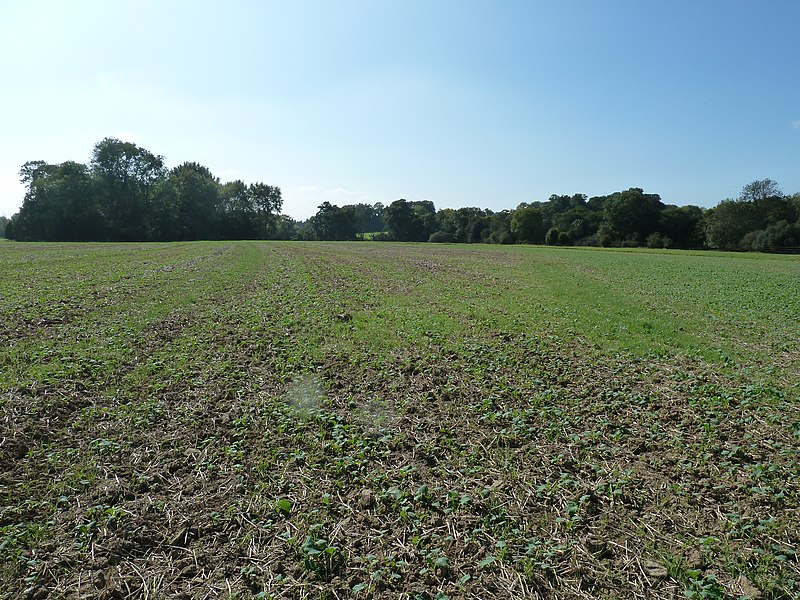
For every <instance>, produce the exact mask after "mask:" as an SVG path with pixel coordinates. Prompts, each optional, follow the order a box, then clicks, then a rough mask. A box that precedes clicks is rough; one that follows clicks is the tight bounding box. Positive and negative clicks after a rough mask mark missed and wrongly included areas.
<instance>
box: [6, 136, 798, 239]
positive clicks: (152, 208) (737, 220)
mask: <svg viewBox="0 0 800 600" xmlns="http://www.w3.org/2000/svg"><path fill="white" fill-rule="evenodd" d="M20 176H21V178H22V182H23V183H24V184H25V186H26V193H25V198H24V201H23V204H22V207H21V209H20V211H19V212H18V213H17V214H16V215H14V216H13V217H12V218H11V219H10V220H9V219H6V218H4V217H2V218H0V236H3V235H5V237H7V238H9V239H13V240H20V241H181V240H201V239H306V240H357V239H365V238H369V239H374V240H387V241H413V242H425V241H428V242H451V243H490V244H514V243H523V244H548V245H584V246H649V247H651V248H720V249H725V250H779V249H785V248H798V247H800V194H794V195H792V196H789V195H786V194H784V193H783V191H782V190H781V189H780V187H779V185H778V184H777V183H776V182H775V181H773V180H771V179H763V180H758V181H753V182H752V183H749V184H747V185H746V186H744V188H743V189H742V192H741V194H740V195H739V197H738V198H736V199H728V200H723V201H722V202H720V203H719V204H718V205H717V206H715V207H713V208H710V209H704V208H701V207H699V206H675V205H668V204H664V203H663V202H662V201H661V198H660V197H659V195H658V194H649V193H645V192H644V190H642V189H641V188H630V189H628V190H625V191H619V192H615V193H613V194H609V195H607V196H594V197H591V198H589V197H587V196H586V195H585V194H573V195H557V194H554V195H552V196H550V198H549V199H548V200H547V201H546V202H530V203H522V204H520V205H519V206H517V207H516V208H515V209H513V210H511V209H509V210H502V211H499V212H495V211H492V210H489V209H481V208H475V207H465V208H457V209H453V208H444V209H439V210H437V209H436V207H435V205H434V204H433V202H431V201H430V200H420V201H408V200H405V199H401V200H396V201H394V202H392V203H391V204H389V205H388V206H384V205H383V204H381V203H376V204H364V203H361V204H352V205H346V206H341V207H340V206H336V205H334V204H331V203H329V202H323V203H322V204H321V205H319V207H318V210H317V213H316V214H315V215H314V216H313V217H311V218H309V219H308V220H307V221H305V222H297V221H294V220H293V219H291V218H289V217H288V216H286V215H282V214H281V208H282V204H283V202H282V198H281V190H280V188H278V187H275V186H271V185H266V184H264V183H252V184H245V183H244V182H242V181H232V182H227V183H220V181H219V179H218V178H216V177H214V175H213V174H212V173H211V172H210V171H209V169H208V168H206V167H204V166H202V165H200V164H198V163H195V162H186V163H183V164H182V165H179V166H177V167H175V168H173V169H166V167H165V166H164V158H163V157H161V156H157V155H154V154H152V153H151V152H149V151H148V150H145V149H144V148H141V147H139V146H137V145H136V144H134V143H131V142H122V141H120V140H118V139H115V138H106V139H104V140H102V141H101V142H99V143H98V144H97V145H95V147H94V151H93V153H92V158H91V161H90V162H89V164H88V165H85V164H81V163H76V162H72V161H67V162H63V163H60V164H49V163H46V162H44V161H30V162H27V163H25V164H24V165H23V166H22V169H21V170H20Z"/></svg>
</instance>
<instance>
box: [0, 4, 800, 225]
mask: <svg viewBox="0 0 800 600" xmlns="http://www.w3.org/2000/svg"><path fill="white" fill-rule="evenodd" d="M799 24H800V2H798V1H797V0H770V1H764V2H753V1H749V0H748V1H745V0H690V1H683V0H670V1H660V2H656V1H655V0H653V1H650V0H625V1H623V0H559V1H548V2H537V1H534V0H529V1H520V2H512V1H501V0H492V1H485V2H484V1H471V0H457V1H437V0H424V1H416V0H396V1H379V0H374V1H359V2H354V1H348V0H330V1H327V2H318V1H314V2H311V1H308V2H307V1H302V0H297V1H287V0H282V1H279V2H278V1H257V0H253V1H244V0H226V1H224V2H219V1H203V0H186V1H184V0H164V1H155V0H120V1H115V0H97V1H96V0H75V1H73V2H64V1H61V0H39V1H37V2H29V1H27V0H3V2H2V4H0V86H1V87H0V92H1V93H0V107H2V110H1V111H0V215H6V216H10V215H11V214H13V213H14V212H16V210H17V209H18V207H19V206H20V205H21V203H22V196H23V188H22V187H21V186H20V184H19V183H18V176H17V173H18V171H19V167H20V166H21V165H22V163H24V162H25V161H28V160H34V159H43V160H46V161H49V162H61V161H65V160H76V161H80V162H88V160H89V158H90V156H91V152H92V148H93V146H94V144H95V143H96V142H98V141H100V140H101V139H102V138H104V137H106V136H115V137H119V138H121V139H125V140H130V141H133V142H136V143H137V144H139V145H140V146H143V147H145V148H147V149H148V150H150V151H151V152H154V153H156V154H161V155H163V156H165V157H166V160H167V165H168V166H170V167H172V166H175V165H178V164H180V163H182V162H184V161H196V162H199V163H201V164H204V165H205V166H207V167H209V168H210V169H211V171H212V172H213V173H214V174H215V175H216V176H218V177H219V178H220V179H221V180H222V181H228V180H231V179H238V178H240V179H243V180H245V181H247V182H254V181H263V182H265V183H268V184H271V185H277V186H280V187H281V189H282V191H283V197H284V212H285V213H287V214H289V215H291V216H293V217H295V218H306V217H308V216H310V215H312V214H313V213H314V212H316V206H317V205H318V204H320V203H321V202H323V201H325V200H328V201H330V202H332V203H335V204H339V205H342V204H350V203H355V202H369V203H373V202H377V201H380V202H384V203H389V202H392V201H393V200H396V199H398V198H407V199H410V200H421V199H428V200H432V201H433V202H434V203H435V204H436V206H437V207H438V208H443V207H458V206H480V207H489V208H492V209H495V210H501V209H503V208H514V207H516V206H517V204H519V203H520V202H525V201H533V200H547V198H548V197H549V196H550V195H551V194H554V193H558V194H573V193H585V194H588V195H589V196H593V195H600V194H608V193H611V192H614V191H617V190H621V189H627V188H629V187H641V188H644V189H645V191H646V192H651V193H658V194H661V197H662V199H663V200H664V201H665V202H667V203H671V204H699V205H703V206H711V205H714V204H716V203H717V202H718V201H720V200H722V199H724V198H726V197H735V196H737V195H738V193H739V191H740V190H741V188H742V186H744V185H745V184H746V183H748V182H750V181H752V180H754V179H763V178H767V177H769V178H772V179H774V180H776V181H777V182H778V183H779V184H781V186H782V188H783V190H784V191H785V192H787V193H794V192H798V191H800V42H798V34H797V28H798V25H799Z"/></svg>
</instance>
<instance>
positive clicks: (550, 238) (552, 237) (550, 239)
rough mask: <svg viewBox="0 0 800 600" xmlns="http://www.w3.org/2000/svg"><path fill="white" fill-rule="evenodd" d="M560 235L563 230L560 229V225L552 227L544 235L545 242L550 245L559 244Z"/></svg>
mask: <svg viewBox="0 0 800 600" xmlns="http://www.w3.org/2000/svg"><path fill="white" fill-rule="evenodd" d="M560 236H561V231H559V229H558V227H551V228H550V229H548V230H547V234H545V236H544V243H545V244H547V245H548V246H557V245H558V243H559V237H560Z"/></svg>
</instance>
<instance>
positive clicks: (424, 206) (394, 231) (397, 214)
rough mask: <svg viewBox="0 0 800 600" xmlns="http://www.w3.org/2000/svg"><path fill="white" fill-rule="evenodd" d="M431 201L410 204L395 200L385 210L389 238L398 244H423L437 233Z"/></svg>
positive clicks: (403, 200)
mask: <svg viewBox="0 0 800 600" xmlns="http://www.w3.org/2000/svg"><path fill="white" fill-rule="evenodd" d="M431 208H433V203H432V202H430V201H429V200H425V201H422V202H409V201H407V200H405V199H400V200H395V201H394V202H392V203H391V204H390V205H389V206H387V207H386V208H385V209H384V212H383V215H384V221H385V222H386V232H387V233H388V235H389V237H390V238H391V239H393V240H396V241H398V242H423V241H426V240H427V239H428V238H429V237H430V235H431V234H432V233H433V232H434V231H436V212H435V208H434V209H433V210H434V212H433V213H431Z"/></svg>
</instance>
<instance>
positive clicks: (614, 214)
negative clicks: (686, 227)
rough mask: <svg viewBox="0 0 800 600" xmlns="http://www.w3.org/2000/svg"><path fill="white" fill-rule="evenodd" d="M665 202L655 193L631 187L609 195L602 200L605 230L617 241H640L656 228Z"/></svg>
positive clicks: (635, 242)
mask: <svg viewBox="0 0 800 600" xmlns="http://www.w3.org/2000/svg"><path fill="white" fill-rule="evenodd" d="M663 208H664V205H663V204H662V202H661V198H660V197H659V196H658V194H645V193H644V190H642V189H641V188H630V189H628V190H626V191H624V192H616V193H614V194H611V196H609V197H608V199H607V200H606V201H605V202H604V203H603V223H602V225H603V226H604V229H605V231H606V232H608V234H609V235H611V236H613V237H614V238H615V241H618V242H627V243H632V244H637V243H642V242H644V240H645V239H646V238H647V236H649V235H650V234H651V233H653V232H655V231H656V229H657V227H658V216H659V213H660V212H661V210H662V209H663Z"/></svg>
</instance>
